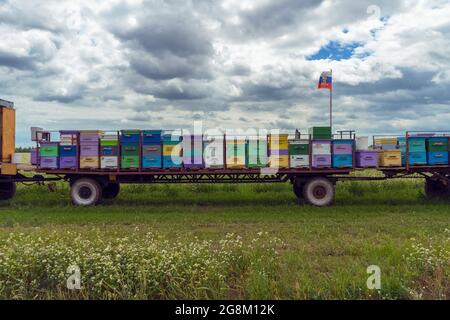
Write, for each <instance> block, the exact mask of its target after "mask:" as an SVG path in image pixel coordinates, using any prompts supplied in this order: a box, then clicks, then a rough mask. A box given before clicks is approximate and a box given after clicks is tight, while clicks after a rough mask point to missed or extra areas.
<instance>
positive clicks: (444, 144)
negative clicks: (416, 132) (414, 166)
mask: <svg viewBox="0 0 450 320" xmlns="http://www.w3.org/2000/svg"><path fill="white" fill-rule="evenodd" d="M448 147H449V142H448V137H432V138H428V139H427V150H428V152H447V151H448V150H449V149H448Z"/></svg>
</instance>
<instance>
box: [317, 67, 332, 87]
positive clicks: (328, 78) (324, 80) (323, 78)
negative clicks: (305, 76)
mask: <svg viewBox="0 0 450 320" xmlns="http://www.w3.org/2000/svg"><path fill="white" fill-rule="evenodd" d="M317 88H318V89H330V90H331V89H333V77H332V75H331V72H330V71H325V72H322V74H321V75H320V80H319V85H318V86H317Z"/></svg>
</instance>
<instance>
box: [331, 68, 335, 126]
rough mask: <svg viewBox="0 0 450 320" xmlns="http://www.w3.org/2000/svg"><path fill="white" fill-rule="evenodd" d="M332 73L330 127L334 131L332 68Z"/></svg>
mask: <svg viewBox="0 0 450 320" xmlns="http://www.w3.org/2000/svg"><path fill="white" fill-rule="evenodd" d="M330 74H331V87H330V128H331V132H333V82H334V81H333V70H332V69H331V70H330Z"/></svg>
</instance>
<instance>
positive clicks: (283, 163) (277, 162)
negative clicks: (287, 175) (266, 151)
mask: <svg viewBox="0 0 450 320" xmlns="http://www.w3.org/2000/svg"><path fill="white" fill-rule="evenodd" d="M269 166H270V167H271V168H289V156H277V155H271V156H270V157H269Z"/></svg>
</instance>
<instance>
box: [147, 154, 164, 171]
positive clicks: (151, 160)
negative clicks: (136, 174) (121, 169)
mask: <svg viewBox="0 0 450 320" xmlns="http://www.w3.org/2000/svg"><path fill="white" fill-rule="evenodd" d="M142 167H143V168H144V169H160V168H162V156H161V155H157V156H146V155H144V156H142Z"/></svg>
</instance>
